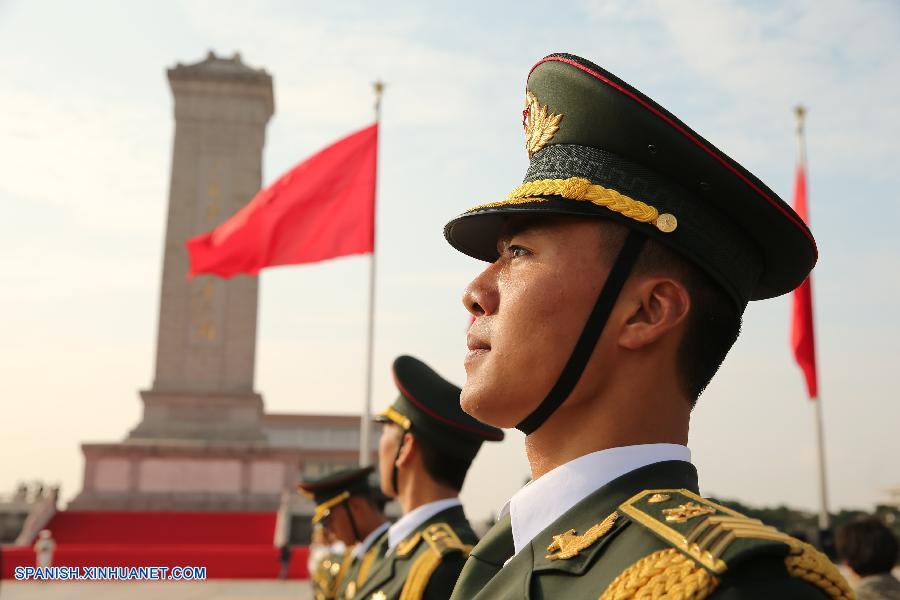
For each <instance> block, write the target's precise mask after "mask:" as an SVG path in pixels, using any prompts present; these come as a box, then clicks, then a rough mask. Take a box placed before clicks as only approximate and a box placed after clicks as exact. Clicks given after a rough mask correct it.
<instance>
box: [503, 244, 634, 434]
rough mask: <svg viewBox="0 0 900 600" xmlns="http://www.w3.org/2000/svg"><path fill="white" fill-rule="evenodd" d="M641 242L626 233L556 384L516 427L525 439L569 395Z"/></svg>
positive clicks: (614, 301)
mask: <svg viewBox="0 0 900 600" xmlns="http://www.w3.org/2000/svg"><path fill="white" fill-rule="evenodd" d="M645 240H646V238H645V237H644V235H643V234H641V233H638V232H637V231H635V230H633V229H632V230H630V231H629V232H628V236H627V237H626V238H625V243H624V244H623V245H622V249H621V250H619V255H618V256H617V257H616V262H615V263H613V267H612V269H611V270H610V272H609V277H607V278H606V284H605V285H604V286H603V289H602V290H600V295H599V296H597V302H596V303H595V304H594V309H593V310H592V311H591V314H590V316H589V317H588V320H587V323H586V324H585V326H584V329H583V330H582V332H581V337H579V338H578V342H576V344H575V349H574V350H572V355H571V356H569V361H568V362H567V363H566V366H565V367H564V368H563V371H562V374H561V375H560V376H559V379H557V380H556V384H554V386H553V389H551V390H550V393H549V394H547V397H546V398H544V401H543V402H541V403H540V405H538V407H537V408H535V409H534V411H533V412H532V413H531V414H530V415H528V416H527V417H525V419H524V420H523V421H522V422H521V423H519V424H518V425H516V429H518V430H519V431H521V432H523V433H524V434H525V435H528V434H530V433H533V432H534V431H536V430H537V429H538V428H539V427H540V426H541V425H543V424H544V421H546V420H547V419H548V418H550V415H552V414H553V413H554V412H555V411H556V409H557V408H559V407H560V405H561V404H562V403H563V402H565V400H566V398H568V397H569V394H571V393H572V390H573V389H574V388H575V384H577V383H578V380H579V379H580V378H581V374H582V373H583V372H584V368H585V367H586V366H587V363H588V361H589V360H590V358H591V354H593V353H594V348H595V347H596V346H597V341H598V340H599V339H600V334H602V333H603V328H604V327H605V326H606V321H607V319H609V315H610V313H611V312H612V309H613V306H615V304H616V300H617V299H618V297H619V293H620V292H621V291H622V286H624V285H625V281H626V280H627V279H628V275H629V274H630V273H631V269H632V268H633V267H634V263H635V262H636V261H637V257H638V255H640V253H641V249H642V248H643V247H644V241H645Z"/></svg>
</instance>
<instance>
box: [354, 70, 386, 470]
mask: <svg viewBox="0 0 900 600" xmlns="http://www.w3.org/2000/svg"><path fill="white" fill-rule="evenodd" d="M372 87H373V89H374V90H375V124H376V125H377V126H378V128H379V132H378V133H379V134H380V133H381V131H380V129H381V96H382V94H383V93H384V82H383V81H381V80H380V79H379V80H378V81H376V82H375V83H373V84H372ZM376 156H377V148H376ZM376 161H377V158H376ZM377 164H378V163H377V162H376V171H375V190H376V192H375V207H376V208H377V206H378V201H377V198H378V191H377V190H378V167H377ZM377 214H378V211H377V210H374V211H373V215H372V256H370V257H369V325H368V334H367V337H366V398H365V402H364V404H363V412H362V416H361V418H360V422H359V466H361V467H367V466H369V465H370V464H371V463H372V451H371V445H372V444H371V441H370V440H371V432H372V360H373V353H372V345H373V341H374V332H375V272H376V269H375V265H376V259H375V251H376V243H375V242H376V240H375V232H376V231H377V229H376V227H375V225H376V221H377Z"/></svg>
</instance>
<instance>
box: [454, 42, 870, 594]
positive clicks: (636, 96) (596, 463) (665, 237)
mask: <svg viewBox="0 0 900 600" xmlns="http://www.w3.org/2000/svg"><path fill="white" fill-rule="evenodd" d="M524 126H525V138H526V143H525V146H526V150H527V153H528V157H529V159H530V165H529V167H528V171H527V173H526V175H525V181H524V183H523V184H522V185H520V186H519V187H516V188H515V189H514V190H513V191H512V192H511V193H510V194H509V195H508V196H507V197H506V198H505V199H498V201H496V202H492V203H489V204H484V205H481V206H478V207H475V208H473V209H471V210H469V211H468V212H466V213H464V214H463V215H461V216H460V217H458V218H456V219H454V220H453V221H451V222H450V223H449V224H448V225H447V227H446V229H445V235H446V237H447V240H448V241H449V242H450V244H451V245H453V246H454V247H455V248H456V249H458V250H460V251H461V252H464V253H466V254H468V255H470V256H473V257H475V258H478V259H481V260H484V261H487V262H488V263H489V264H488V265H487V267H486V268H485V270H484V271H483V273H482V274H481V275H479V276H478V277H477V278H476V279H475V280H474V281H473V282H472V283H471V284H470V285H469V287H468V289H467V290H466V291H465V293H464V302H465V304H466V306H467V307H468V309H469V311H470V312H471V313H472V315H473V316H474V322H473V324H472V326H471V329H470V332H469V339H468V346H469V353H468V355H467V357H466V372H467V374H468V378H467V380H466V384H465V387H464V389H463V392H462V405H463V408H464V409H465V410H466V411H467V412H468V413H469V414H471V415H472V416H474V417H476V418H478V419H480V420H481V421H484V422H485V423H490V424H491V425H495V426H497V427H517V428H518V429H520V430H521V431H523V432H524V433H525V434H526V435H527V436H528V437H527V439H526V450H527V454H528V459H529V462H530V464H531V471H532V476H533V481H532V482H531V483H530V484H528V485H526V486H525V487H524V488H522V489H521V490H520V491H518V492H517V493H516V494H515V495H514V496H513V497H512V499H511V500H510V502H509V504H508V506H507V508H506V510H505V511H504V515H503V516H502V518H501V519H500V520H499V521H498V523H497V525H495V526H494V528H493V529H491V531H490V532H488V533H487V534H486V536H485V537H484V539H483V540H482V541H481V542H480V543H479V544H478V545H477V546H476V547H475V548H474V550H473V551H472V553H471V556H470V558H469V560H468V562H467V563H466V566H465V568H464V570H463V572H462V574H461V576H460V579H459V582H458V583H457V585H456V588H455V590H454V592H453V598H454V599H456V600H473V599H478V600H507V599H508V600H521V599H522V598H530V599H531V600H538V599H550V598H552V599H556V598H566V599H573V600H578V599H582V598H585V599H590V600H596V599H597V598H601V599H603V600H605V599H612V598H616V599H619V598H691V599H700V598H706V597H713V598H720V599H725V598H765V599H770V600H775V599H788V598H791V599H801V598H827V597H831V598H834V599H837V598H850V597H852V592H850V590H849V589H848V587H847V585H846V582H844V580H843V579H842V578H841V576H840V574H839V573H838V572H837V570H836V569H835V567H834V565H832V564H831V563H830V562H829V561H828V559H827V558H826V557H825V556H824V555H822V554H820V553H818V552H817V551H816V550H815V549H814V548H812V547H811V546H809V545H808V544H804V543H802V542H800V541H799V540H796V539H794V538H791V537H789V536H787V535H785V534H783V533H781V532H779V531H777V530H775V529H774V528H772V527H768V526H766V525H764V524H763V523H761V522H759V521H757V520H754V519H750V518H747V517H745V516H743V515H741V514H739V513H736V512H734V511H732V510H729V509H727V508H725V507H723V506H720V505H718V504H716V503H714V502H710V501H709V500H706V499H705V498H703V497H701V496H700V495H699V487H698V481H697V471H696V469H695V468H694V466H693V465H692V464H691V462H690V460H691V457H690V451H689V450H688V448H687V446H686V444H687V440H688V424H689V420H690V415H691V410H692V409H693V408H694V404H695V402H696V401H697V398H698V396H699V395H700V393H701V391H702V390H703V388H704V387H706V385H707V383H708V382H709V381H710V379H711V378H712V376H713V374H714V373H715V372H716V370H717V369H718V367H719V365H720V364H721V362H722V360H723V359H724V358H725V354H726V353H727V352H728V350H729V348H730V347H731V345H732V344H733V343H734V341H735V339H736V338H737V335H738V331H739V329H740V324H741V315H742V314H743V312H744V309H745V307H746V306H747V303H748V301H750V300H762V299H765V298H771V297H773V296H778V295H781V294H785V293H787V292H790V291H791V290H793V289H794V288H795V287H796V286H798V285H799V284H800V283H801V282H803V280H804V279H805V278H806V276H807V275H808V274H809V272H810V269H812V267H813V265H814V264H815V262H816V256H817V252H816V246H815V242H814V241H813V237H812V235H811V234H810V231H809V229H808V228H807V227H806V225H805V224H804V222H803V221H802V219H800V218H799V217H798V216H797V215H796V214H795V213H794V211H792V210H791V208H790V207H788V206H787V205H786V204H785V203H784V202H783V201H782V200H781V199H780V198H778V196H777V195H776V194H775V193H774V192H772V191H771V190H770V189H769V188H767V187H766V186H765V184H763V183H762V182H761V181H760V180H759V179H757V178H756V177H754V176H753V175H752V174H751V173H749V172H748V171H747V170H745V169H744V168H742V167H741V166H740V165H738V164H737V163H736V162H735V161H733V160H732V159H730V158H729V157H728V156H726V155H725V154H724V153H722V152H721V151H720V150H718V149H717V148H715V147H714V146H713V145H712V144H710V143H709V142H707V141H706V140H704V139H703V138H702V137H700V136H699V135H698V134H697V133H695V132H694V131H692V130H691V129H689V128H688V127H687V126H686V125H685V124H684V123H682V122H681V121H679V120H678V119H677V118H676V117H675V116H673V115H672V114H671V113H669V112H668V111H666V110H665V109H664V108H662V107H661V106H659V105H658V104H656V103H655V102H654V101H653V100H651V99H650V98H648V97H647V96H645V95H644V94H642V93H641V92H639V91H638V90H636V89H634V88H633V87H631V86H630V85H628V84H627V83H625V82H624V81H622V80H621V79H619V78H617V77H616V76H614V75H612V74H611V73H609V72H607V71H604V70H603V69H601V68H600V67H598V66H597V65H594V64H592V63H590V62H588V61H586V60H584V59H582V58H579V57H577V56H572V55H566V54H554V55H551V56H548V57H546V58H545V59H543V60H542V61H540V62H539V63H538V64H537V65H536V66H535V67H534V68H533V69H532V70H531V72H530V74H529V77H528V81H527V85H526V94H525V113H524ZM718 400H722V401H727V400H728V398H720V399H718ZM701 404H702V403H701ZM723 425H724V426H727V425H729V424H727V423H726V424H723ZM731 425H732V426H735V427H737V426H739V424H737V423H735V424H731Z"/></svg>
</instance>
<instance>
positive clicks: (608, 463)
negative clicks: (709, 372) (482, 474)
mask: <svg viewBox="0 0 900 600" xmlns="http://www.w3.org/2000/svg"><path fill="white" fill-rule="evenodd" d="M666 460H681V461H684V462H691V451H690V450H689V449H688V448H687V446H681V445H679V444H640V445H635V446H622V447H620V448H608V449H606V450H600V451H599V452H592V453H591V454H586V455H584V456H580V457H578V458H576V459H575V460H571V461H569V462H567V463H565V464H564V465H560V466H558V467H556V468H555V469H553V470H552V471H550V472H549V473H546V474H544V476H543V477H540V478H538V479H536V480H534V481H532V482H530V483H529V484H528V485H526V486H525V487H523V488H521V489H520V490H519V491H518V492H516V493H515V494H513V497H512V498H510V499H509V502H507V503H506V504H505V505H504V506H503V508H501V509H500V515H501V516H503V515H505V514H506V513H507V512H509V513H510V519H511V524H512V535H513V544H514V546H515V553H516V554H518V553H519V551H520V550H522V548H524V547H525V546H527V545H528V544H530V543H531V540H533V539H534V538H535V536H537V534H539V533H540V532H541V531H543V530H544V529H546V528H547V527H549V526H550V525H551V524H552V523H553V522H554V521H556V520H557V519H558V518H560V517H561V516H563V514H565V513H566V511H568V510H569V509H570V508H572V507H573V506H575V505H576V504H578V503H579V502H580V501H582V500H584V499H585V498H586V497H587V496H589V495H590V494H592V493H593V492H595V491H597V490H598V489H600V488H601V487H603V486H604V485H606V484H607V483H609V482H611V481H612V480H614V479H617V478H619V477H621V476H622V475H625V474H626V473H630V472H631V471H634V470H635V469H640V468H641V467H646V466H647V465H651V464H653V463H658V462H663V461H666Z"/></svg>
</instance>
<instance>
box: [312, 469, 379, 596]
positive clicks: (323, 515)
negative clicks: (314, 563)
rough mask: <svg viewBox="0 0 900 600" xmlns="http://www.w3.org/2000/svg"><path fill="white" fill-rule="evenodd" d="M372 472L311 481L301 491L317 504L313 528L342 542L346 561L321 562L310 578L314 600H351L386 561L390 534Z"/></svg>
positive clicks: (348, 472)
mask: <svg viewBox="0 0 900 600" xmlns="http://www.w3.org/2000/svg"><path fill="white" fill-rule="evenodd" d="M374 471H375V468H374V467H364V468H361V469H346V470H342V471H338V472H336V473H332V474H330V475H327V476H325V477H322V478H319V479H314V480H307V481H304V482H303V483H301V484H300V486H299V487H300V490H301V491H302V492H303V493H304V494H305V495H307V496H308V497H310V498H312V499H313V500H315V502H316V510H315V513H314V514H313V518H312V522H313V524H314V525H319V524H321V525H322V526H323V527H324V528H325V530H326V532H327V533H328V534H330V535H331V536H333V537H334V538H336V539H337V540H339V541H340V542H342V543H343V544H344V545H345V546H346V548H347V549H346V551H345V552H344V553H343V555H342V556H335V555H334V554H332V555H331V556H329V557H327V558H325V559H324V560H322V562H321V563H320V564H319V565H318V567H317V568H316V570H315V573H314V574H313V576H312V579H313V585H314V588H315V594H314V595H315V597H316V600H329V599H341V598H347V599H350V598H353V597H354V595H355V594H356V589H357V587H358V586H360V585H362V583H363V582H364V581H365V580H366V577H368V575H369V573H371V572H372V569H373V568H374V567H375V566H376V565H377V564H378V562H379V561H380V560H382V559H383V558H384V552H385V550H386V549H387V529H388V526H389V525H390V523H389V522H388V521H387V520H386V519H385V517H384V504H383V503H382V502H381V498H379V496H380V493H379V490H376V489H373V487H372V486H371V484H370V483H369V475H371V474H372V473H373V472H374Z"/></svg>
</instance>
